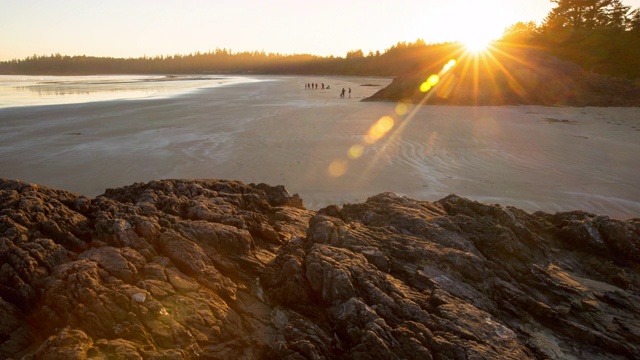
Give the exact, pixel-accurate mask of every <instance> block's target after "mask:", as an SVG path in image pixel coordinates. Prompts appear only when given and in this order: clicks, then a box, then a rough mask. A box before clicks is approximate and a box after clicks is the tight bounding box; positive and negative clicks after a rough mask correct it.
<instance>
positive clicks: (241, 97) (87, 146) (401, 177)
mask: <svg viewBox="0 0 640 360" xmlns="http://www.w3.org/2000/svg"><path fill="white" fill-rule="evenodd" d="M257 77H258V76H257ZM264 78H268V79H273V80H278V81H266V82H260V83H250V84H237V85H234V86H228V87H223V88H208V89H202V90H200V91H197V92H193V93H189V94H184V95H181V96H177V97H172V98H166V99H150V100H144V101H137V100H128V101H112V102H95V103H85V104H75V105H57V106H47V107H34V108H31V107H29V108H10V109H0V117H2V118H3V119H5V120H3V122H2V123H1V124H0V144H2V145H0V168H1V169H2V172H1V173H0V176H1V177H5V178H15V179H20V180H23V181H27V182H32V183H37V184H41V185H45V186H49V187H53V188H60V189H65V190H69V191H73V192H78V193H80V194H83V195H87V196H91V197H94V196H96V195H99V194H102V193H103V192H104V191H105V189H106V188H116V187H121V186H125V185H130V184H132V183H135V182H147V181H150V180H157V179H168V178H172V179H173V178H180V179H182V178H194V179H198V178H218V179H234V180H240V181H243V182H245V183H261V182H262V183H267V184H269V185H274V186H275V185H284V186H285V187H286V188H287V190H288V191H289V192H290V193H292V194H293V193H299V194H300V196H301V197H302V199H303V200H304V204H305V206H306V207H307V208H309V209H314V210H317V209H319V208H321V207H324V206H327V205H329V204H339V205H340V204H344V203H354V202H364V201H365V200H366V199H367V198H368V197H370V196H373V195H376V194H378V193H381V192H387V191H390V192H395V193H398V194H400V195H404V196H408V197H411V198H414V199H419V200H425V201H435V200H438V199H441V198H443V197H445V196H446V195H448V194H450V193H455V194H458V195H460V196H464V197H467V198H470V199H473V200H478V201H485V202H491V203H499V204H501V205H512V206H516V207H518V208H521V209H523V210H526V211H531V212H533V211H537V210H541V211H544V212H551V213H553V212H555V211H570V210H583V211H587V212H591V213H596V214H602V215H608V216H611V217H614V218H618V219H626V218H631V217H639V216H640V189H638V188H637V179H638V178H640V159H637V156H635V154H637V153H638V150H639V147H640V108H571V107H544V106H493V107H465V106H451V105H447V106H438V105H428V106H423V107H422V108H421V109H419V110H417V111H415V115H414V116H413V117H412V118H411V119H407V118H408V116H407V115H404V116H400V115H397V114H395V111H396V109H395V103H392V102H385V103H377V102H360V101H359V100H361V99H362V98H364V97H367V96H370V94H372V93H374V92H375V91H377V90H379V89H380V88H382V87H383V86H384V85H385V83H388V82H390V81H391V80H390V79H381V78H352V77H337V76H328V77H322V76H317V77H310V76H304V77H300V76H264ZM305 82H318V84H319V86H320V84H321V83H322V82H324V83H325V84H329V85H330V86H331V89H330V90H321V89H320V88H319V89H318V90H305V89H304V83H305ZM372 82H373V83H374V84H378V85H379V86H377V87H376V86H363V85H364V84H371V83H372ZM342 87H346V88H348V87H351V88H352V91H353V93H352V98H351V99H349V98H345V99H341V98H340V97H339V90H340V89H341V88H342ZM414 110H415V109H413V108H411V109H409V112H408V114H410V113H412V111H414ZM394 114H395V115H394ZM383 116H391V117H392V118H394V120H395V123H394V126H393V128H392V129H391V130H390V131H389V132H388V133H387V134H386V135H385V136H384V137H383V138H381V139H379V140H378V141H376V142H375V143H373V144H367V143H365V142H364V141H363V136H364V135H366V134H367V132H368V131H369V129H370V128H371V127H372V125H373V124H374V123H375V122H376V121H377V120H378V119H380V118H381V117H383ZM549 118H551V119H556V120H557V121H547V120H545V119H549ZM356 145H359V146H361V147H362V152H361V154H360V156H359V157H357V158H355V159H352V158H350V157H349V156H350V155H349V153H348V151H349V149H350V148H351V147H353V146H356ZM334 162H337V163H338V164H339V165H340V166H342V171H344V172H343V173H342V174H340V176H335V175H334V176H331V174H330V173H329V171H328V168H329V167H330V165H331V164H333V163H334Z"/></svg>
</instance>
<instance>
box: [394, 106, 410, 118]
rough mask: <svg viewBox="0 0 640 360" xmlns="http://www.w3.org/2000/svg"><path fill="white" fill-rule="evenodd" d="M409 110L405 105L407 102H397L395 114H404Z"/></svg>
mask: <svg viewBox="0 0 640 360" xmlns="http://www.w3.org/2000/svg"><path fill="white" fill-rule="evenodd" d="M408 111H409V107H408V106H407V104H405V103H398V105H396V114H398V115H401V116H402V115H404V114H406V113H407V112H408Z"/></svg>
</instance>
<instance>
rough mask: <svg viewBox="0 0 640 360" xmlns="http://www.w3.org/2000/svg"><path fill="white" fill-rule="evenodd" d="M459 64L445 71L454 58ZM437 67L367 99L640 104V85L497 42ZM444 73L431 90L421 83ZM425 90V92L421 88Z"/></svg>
mask: <svg viewBox="0 0 640 360" xmlns="http://www.w3.org/2000/svg"><path fill="white" fill-rule="evenodd" d="M451 59H453V60H456V61H457V63H456V65H455V66H454V67H452V68H451V69H450V70H448V71H445V72H441V69H442V67H443V66H444V65H445V64H446V63H447V62H448V61H449V60H451ZM438 66H439V68H435V67H434V64H433V63H424V64H422V65H421V66H417V67H416V69H415V70H413V71H409V72H408V73H405V74H402V75H401V76H398V77H397V78H395V79H394V80H393V82H392V83H391V84H390V85H389V86H387V87H386V88H384V89H382V90H380V91H378V92H377V93H375V94H374V95H372V96H371V97H369V98H367V99H365V101H404V102H412V103H416V104H444V105H492V106H496V105H546V106H640V86H638V84H637V83H633V82H632V81H629V80H624V79H618V78H613V77H609V76H605V75H600V74H597V73H593V72H589V71H586V70H584V69H583V68H582V67H580V66H579V65H577V64H575V63H571V62H568V61H562V60H559V59H558V58H555V57H553V56H551V55H549V54H548V53H545V52H544V51H541V50H538V49H532V48H520V47H514V46H509V45H507V44H500V43H497V44H494V46H493V47H491V48H489V49H488V50H487V52H486V53H481V54H473V53H469V52H465V51H464V50H458V51H457V52H452V53H451V54H450V55H448V56H447V57H445V58H443V59H442V60H441V64H438ZM434 74H438V75H440V78H439V79H440V81H439V82H438V83H432V85H433V87H432V88H431V89H430V90H429V91H428V92H423V91H421V84H423V83H424V82H426V81H427V79H429V78H430V76H432V75H434ZM422 90H425V89H422Z"/></svg>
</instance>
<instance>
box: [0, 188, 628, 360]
mask: <svg viewBox="0 0 640 360" xmlns="http://www.w3.org/2000/svg"><path fill="white" fill-rule="evenodd" d="M639 265H640V219H630V220H627V221H619V220H612V219H609V218H607V217H603V216H595V215H592V214H587V213H583V212H578V211H576V212H570V213H558V214H554V215H551V214H545V213H534V214H529V213H526V212H523V211H521V210H518V209H515V208H511V207H506V208H505V207H501V206H498V205H487V204H482V203H478V202H473V201H470V200H467V199H464V198H460V197H457V196H455V195H451V196H448V197H446V198H444V199H442V200H439V201H436V202H423V201H416V200H412V199H408V198H405V197H402V196H398V195H395V194H392V193H383V194H379V195H376V196H373V197H371V198H369V199H368V200H367V201H366V202H365V203H363V204H347V205H344V206H342V207H338V206H330V207H327V208H324V209H321V210H320V211H317V212H316V211H309V210H306V209H304V207H303V206H302V200H301V199H300V198H299V197H298V196H297V195H294V196H290V195H289V194H288V193H287V192H286V190H285V189H284V188H283V187H272V186H268V185H264V184H259V185H254V184H249V185H245V184H242V183H240V182H234V181H220V180H163V181H152V182H150V183H147V184H134V185H131V186H127V187H124V188H120V189H109V190H107V191H106V192H105V194H103V195H102V196H98V197H97V198H95V199H91V198H87V197H84V196H80V195H77V194H73V193H69V192H65V191H60V190H54V189H50V188H46V187H42V186H37V185H33V184H26V183H23V182H19V181H13V180H2V181H0V318H1V319H2V321H1V322H0V358H14V359H19V358H25V359H85V358H96V359H107V358H123V359H125V358H126V359H129V358H131V359H139V358H142V359H193V358H203V359H209V358H215V359H303V358H308V359H351V358H353V359H356V358H357V359H402V358H404V359H479V358H491V359H572V358H575V359H584V358H589V359H634V358H639V357H640V306H639V305H638V304H640V267H639Z"/></svg>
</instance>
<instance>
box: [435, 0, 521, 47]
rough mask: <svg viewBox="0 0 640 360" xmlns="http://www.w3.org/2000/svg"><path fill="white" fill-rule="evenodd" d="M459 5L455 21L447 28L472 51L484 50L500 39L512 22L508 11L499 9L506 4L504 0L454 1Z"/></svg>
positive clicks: (455, 12)
mask: <svg viewBox="0 0 640 360" xmlns="http://www.w3.org/2000/svg"><path fill="white" fill-rule="evenodd" d="M453 3H455V4H456V6H457V7H458V11H453V12H452V14H455V20H456V21H455V22H451V23H450V24H451V25H452V26H451V27H449V28H448V29H447V32H448V33H449V37H450V38H452V39H455V41H458V42H459V43H461V44H462V45H464V47H465V48H466V49H467V51H469V52H471V53H479V52H483V51H484V50H486V49H487V47H488V46H489V45H490V44H491V43H492V42H493V41H495V40H497V39H499V38H500V37H501V36H502V34H503V32H504V29H505V27H506V26H507V25H508V23H509V22H510V18H509V17H508V15H509V13H508V12H507V11H497V10H496V9H501V8H503V7H504V6H503V5H504V3H503V1H502V0H485V1H478V2H473V3H468V2H464V4H463V3H462V2H461V1H453Z"/></svg>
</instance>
